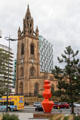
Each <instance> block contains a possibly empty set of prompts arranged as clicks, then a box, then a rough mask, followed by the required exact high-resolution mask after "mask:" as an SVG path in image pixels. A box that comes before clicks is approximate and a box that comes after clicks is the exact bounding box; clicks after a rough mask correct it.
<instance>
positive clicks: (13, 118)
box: [2, 114, 19, 120]
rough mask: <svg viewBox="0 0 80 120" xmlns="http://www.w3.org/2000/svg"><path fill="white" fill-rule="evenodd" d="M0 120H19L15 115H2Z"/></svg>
mask: <svg viewBox="0 0 80 120" xmlns="http://www.w3.org/2000/svg"><path fill="white" fill-rule="evenodd" d="M2 120H19V118H18V116H16V115H9V114H4V115H3V119H2Z"/></svg>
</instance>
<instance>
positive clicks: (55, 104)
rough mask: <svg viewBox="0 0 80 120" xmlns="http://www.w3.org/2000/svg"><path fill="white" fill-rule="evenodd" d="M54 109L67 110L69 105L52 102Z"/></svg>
mask: <svg viewBox="0 0 80 120" xmlns="http://www.w3.org/2000/svg"><path fill="white" fill-rule="evenodd" d="M53 107H54V108H56V109H59V108H69V107H70V106H69V104H68V103H66V102H54V106H53Z"/></svg>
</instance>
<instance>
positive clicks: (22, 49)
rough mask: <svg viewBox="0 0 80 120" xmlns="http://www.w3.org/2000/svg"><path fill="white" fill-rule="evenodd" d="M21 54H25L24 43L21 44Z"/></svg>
mask: <svg viewBox="0 0 80 120" xmlns="http://www.w3.org/2000/svg"><path fill="white" fill-rule="evenodd" d="M21 55H24V44H23V43H22V44H21Z"/></svg>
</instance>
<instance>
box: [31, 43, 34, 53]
mask: <svg viewBox="0 0 80 120" xmlns="http://www.w3.org/2000/svg"><path fill="white" fill-rule="evenodd" d="M30 52H31V54H32V55H34V44H31V46H30Z"/></svg>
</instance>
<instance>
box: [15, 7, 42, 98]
mask: <svg viewBox="0 0 80 120" xmlns="http://www.w3.org/2000/svg"><path fill="white" fill-rule="evenodd" d="M38 36H39V30H38V27H36V30H35V31H34V21H33V18H32V17H31V13H30V10H29V6H28V8H27V12H26V15H25V18H24V19H23V31H21V30H20V28H19V30H18V46H17V69H16V70H17V74H16V75H17V79H16V93H17V94H23V95H24V96H27V95H29V94H31V95H32V94H37V92H38V91H36V89H37V90H39V80H38V79H39V76H40V61H39V40H38ZM34 87H35V88H34Z"/></svg>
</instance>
